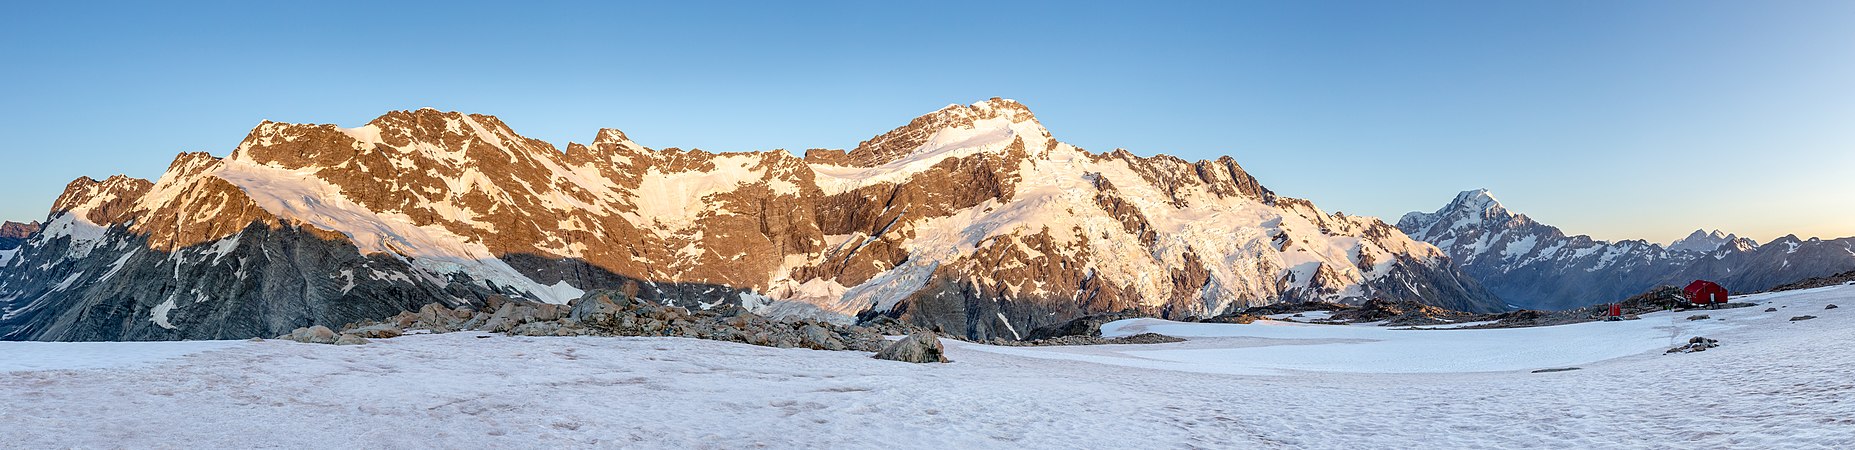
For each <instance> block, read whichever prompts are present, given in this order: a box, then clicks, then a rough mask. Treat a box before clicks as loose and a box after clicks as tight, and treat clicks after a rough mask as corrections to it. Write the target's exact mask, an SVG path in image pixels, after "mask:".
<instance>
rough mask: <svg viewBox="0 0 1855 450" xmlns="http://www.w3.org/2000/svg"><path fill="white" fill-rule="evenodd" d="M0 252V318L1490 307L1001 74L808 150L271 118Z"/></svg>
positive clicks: (1223, 168) (113, 331) (1351, 222)
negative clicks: (616, 296)
mask: <svg viewBox="0 0 1855 450" xmlns="http://www.w3.org/2000/svg"><path fill="white" fill-rule="evenodd" d="M1407 219H1409V218H1407ZM1555 232H1556V230H1555ZM4 255H5V256H4V258H5V259H3V260H0V337H4V338H5V339H14V340H20V339H29V340H165V339H234V338H246V337H252V336H265V337H268V336H274V335H278V334H282V333H285V332H288V331H289V330H291V329H293V328H295V327H299V326H304V325H309V324H323V325H331V326H335V325H339V324H343V323H347V322H351V321H356V320H361V319H376V318H382V317H386V316H389V315H392V314H394V313H397V312H399V311H402V310H413V309H417V308H418V307H419V306H421V305H423V304H425V303H429V302H439V303H444V304H446V305H451V306H462V305H482V304H484V302H485V300H486V299H488V298H490V297H492V296H504V297H512V298H526V299H533V300H538V301H545V302H555V303H560V302H566V301H568V300H570V299H573V298H576V297H578V296H580V295H581V294H582V292H583V291H585V290H590V289H597V288H622V287H630V288H632V289H634V290H636V291H637V292H638V293H639V296H640V297H643V298H646V299H650V300H654V301H659V302H663V303H668V304H675V305H681V306H687V307H691V308H712V307H715V306H718V305H723V304H729V305H739V306H742V307H746V308H749V309H752V310H755V311H758V312H762V313H765V314H771V315H788V316H790V315H802V316H808V317H820V318H825V319H830V320H834V321H841V322H853V321H858V320H873V319H877V318H881V317H889V318H894V319H897V320H902V321H906V322H910V323H914V324H919V325H924V326H930V327H938V328H940V329H943V330H945V331H947V332H949V333H953V334H956V335H962V336H966V337H969V338H974V339H989V338H993V337H1003V338H1016V337H1022V336H1025V335H1027V334H1028V333H1029V332H1030V331H1031V330H1032V329H1035V328H1037V327H1042V326H1046V325H1051V324H1056V323H1061V322H1064V321H1067V320H1070V319H1072V318H1075V317H1078V316H1081V315H1085V314H1092V313H1100V312H1119V311H1137V312H1140V313H1144V314H1150V315H1155V316H1160V317H1171V318H1183V317H1190V316H1209V315H1216V314H1220V313H1224V312H1229V311H1232V310H1234V309H1237V308H1243V307H1247V306H1254V305H1262V304H1269V303H1275V302H1286V301H1305V300H1322V301H1336V302H1350V303H1359V302H1363V301H1365V300H1367V299H1372V298H1384V299H1388V300H1414V301H1421V302H1425V303H1428V304H1432V305H1437V306H1443V307H1447V308H1452V309H1459V310H1470V311H1496V310H1500V309H1502V308H1503V306H1502V304H1501V303H1500V302H1499V301H1498V300H1497V299H1496V297H1495V296H1494V295H1493V294H1491V293H1490V292H1489V291H1488V290H1486V289H1484V288H1482V287H1481V285H1479V284H1478V283H1476V282H1475V281H1474V280H1473V279H1472V278H1471V277H1469V276H1467V275H1464V274H1463V273H1462V272H1461V271H1460V270H1458V269H1457V266H1456V264H1455V262H1454V261H1452V260H1451V259H1450V257H1449V256H1448V255H1447V254H1445V253H1444V252H1442V251H1439V250H1438V249H1437V248H1436V247H1433V246H1431V245H1428V244H1425V243H1422V242H1418V241H1416V240H1413V239H1411V238H1410V237H1408V236H1406V235H1405V233H1404V232H1401V231H1399V229H1398V228H1396V227H1393V226H1391V225H1389V224H1386V223H1384V222H1381V221H1379V220H1378V219H1374V218H1368V217H1354V216H1347V215H1343V214H1328V213H1326V212H1323V211H1321V210H1320V209H1319V208H1317V207H1315V206H1314V204H1313V203H1311V202H1309V201H1306V200H1301V199H1295V198H1289V197H1284V196H1280V195H1278V194H1276V193H1275V192H1272V191H1270V190H1269V189H1267V188H1264V187H1263V186H1262V185H1261V184H1260V183H1259V182H1258V181H1257V180H1256V179H1255V178H1253V177H1251V176H1250V175H1249V174H1248V173H1247V172H1245V171H1244V170H1243V168H1242V167H1240V166H1239V165H1238V164H1237V163H1236V161H1234V160H1233V159H1231V158H1229V157H1224V158H1219V159H1216V160H1208V161H1197V162H1191V161H1185V160H1180V159H1177V158H1173V157H1169V156H1164V155H1161V156H1153V157H1140V156H1136V155H1134V154H1132V153H1129V152H1126V151H1122V150H1116V151H1112V152H1106V153H1095V152H1089V151H1085V150H1083V149H1080V148H1076V147H1074V146H1070V145H1068V144H1064V143H1061V142H1059V141H1057V140H1056V139H1055V138H1054V137H1053V136H1052V135H1051V134H1050V133H1049V132H1048V131H1047V130H1046V129H1045V128H1044V126H1043V125H1042V124H1041V123H1039V122H1038V121H1037V119H1036V118H1035V117H1034V116H1033V115H1032V114H1031V112H1030V110H1029V109H1027V108H1025V107H1024V105H1021V104H1019V103H1017V102H1014V101H1010V100H1002V99H992V100H988V101H984V102H979V103H975V104H972V105H952V106H948V107H946V108H943V109H940V110H938V111H934V112H932V113H930V114H927V115H924V116H921V117H919V118H916V119H914V120H913V121H911V122H909V123H908V124H907V125H906V126H903V127H901V128H897V129H895V130H892V131H889V132H886V133H883V134H881V135H879V136H876V137H875V138H872V139H870V140H868V141H865V142H863V143H862V144H860V145H858V146H857V147H856V148H854V149H851V150H849V151H844V150H812V151H808V152H806V153H805V156H804V157H802V158H801V157H797V156H794V155H792V154H790V153H788V152H785V151H780V150H774V151H763V152H742V153H711V152H706V151H701V150H681V149H676V148H667V149H651V148H646V147H644V146H642V145H639V144H637V143H635V142H633V141H632V140H631V139H630V138H629V137H627V136H626V135H625V134H624V133H622V132H619V131H618V130H611V129H607V130H600V131H599V132H598V133H597V135H596V136H595V138H594V139H593V140H592V142H591V143H589V144H577V143H576V144H569V145H568V146H567V147H566V148H565V149H564V150H563V149H560V148H556V147H554V146H552V145H550V144H548V143H546V142H542V141H539V140H534V139H529V138H526V137H523V136H521V135H519V134H517V133H516V132H515V131H514V130H512V129H510V128H509V127H508V126H507V125H505V124H504V123H503V122H502V121H501V120H498V119H497V118H495V117H491V116H485V115H474V114H460V113H454V112H440V111H437V110H432V109H422V110H417V111H395V112H391V113H388V114H386V115H383V116H381V117H379V118H378V119H375V120H373V121H372V122H369V123H367V124H366V125H363V126H359V127H355V128H341V127H337V126H334V125H302V124H286V123H276V122H264V123H262V124H260V125H258V126H257V127H256V128H255V129H254V130H252V131H251V133H250V134H249V135H248V136H246V138H245V139H244V141H243V142H241V143H240V144H239V145H238V146H237V148H235V149H233V150H232V151H231V153H230V155H229V156H227V157H223V158H221V157H215V156H212V155H209V154H205V153H188V154H182V155H180V156H179V157H178V158H176V159H175V160H174V162H173V164H171V165H170V166H169V167H168V170H167V172H166V173H165V174H163V175H162V176H161V177H160V178H159V179H158V180H154V181H148V180H140V179H133V178H128V177H123V176H116V177H110V178H107V179H104V180H95V179H91V178H82V179H79V180H77V181H74V182H72V183H71V184H70V185H69V186H68V187H67V189H66V190H65V192H64V194H63V195H61V196H60V197H59V198H58V200H57V201H56V202H55V203H54V206H53V208H52V212H51V214H50V216H49V217H48V220H47V223H46V225H45V227H44V230H43V231H42V232H39V233H38V234H36V235H33V236H32V237H31V238H30V239H29V240H28V241H26V242H24V244H23V245H22V246H20V247H19V248H18V249H17V250H11V251H9V252H8V253H5V254H4ZM1470 267H1479V266H1473V265H1471V266H1470Z"/></svg>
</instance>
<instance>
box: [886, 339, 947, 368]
mask: <svg viewBox="0 0 1855 450" xmlns="http://www.w3.org/2000/svg"><path fill="white" fill-rule="evenodd" d="M946 351H947V350H946V348H944V347H941V346H940V337H939V336H936V335H934V334H932V333H915V334H911V335H909V336H908V337H906V338H902V340H899V341H895V343H893V344H889V347H888V348H885V349H882V352H879V353H876V359H887V360H890V361H902V362H911V363H931V362H936V363H944V362H950V361H947V355H946Z"/></svg>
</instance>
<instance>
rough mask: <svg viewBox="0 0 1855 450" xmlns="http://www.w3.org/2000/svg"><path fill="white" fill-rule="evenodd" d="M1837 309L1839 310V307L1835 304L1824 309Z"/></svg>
mask: <svg viewBox="0 0 1855 450" xmlns="http://www.w3.org/2000/svg"><path fill="white" fill-rule="evenodd" d="M1836 308H1837V306H1836V305H1834V304H1831V305H1829V306H1824V307H1823V309H1836Z"/></svg>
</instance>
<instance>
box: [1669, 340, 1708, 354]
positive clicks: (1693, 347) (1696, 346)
mask: <svg viewBox="0 0 1855 450" xmlns="http://www.w3.org/2000/svg"><path fill="white" fill-rule="evenodd" d="M1719 346H1720V341H1717V340H1713V339H1708V338H1704V337H1700V336H1695V337H1692V338H1688V344H1687V345H1683V346H1680V347H1675V348H1671V349H1668V351H1667V352H1663V353H1693V352H1699V351H1706V350H1707V349H1710V348H1714V347H1719Z"/></svg>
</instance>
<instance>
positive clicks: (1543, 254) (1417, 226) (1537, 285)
mask: <svg viewBox="0 0 1855 450" xmlns="http://www.w3.org/2000/svg"><path fill="white" fill-rule="evenodd" d="M1398 229H1400V230H1403V231H1404V232H1405V233H1407V234H1409V235H1410V236H1411V237H1414V238H1417V239H1419V240H1422V241H1424V242H1428V243H1431V244H1434V245H1436V246H1437V247H1438V248H1441V249H1442V250H1443V251H1444V252H1446V253H1448V254H1449V255H1450V257H1451V258H1454V259H1455V261H1456V262H1457V263H1458V264H1460V265H1461V266H1462V268H1463V270H1464V271H1465V272H1468V274H1469V275H1470V276H1471V277H1474V278H1475V279H1476V280H1478V281H1480V282H1481V283H1482V285H1483V286H1485V287H1487V288H1488V290H1490V291H1493V292H1494V293H1495V295H1497V296H1499V297H1500V298H1501V299H1502V300H1504V301H1506V302H1507V303H1509V304H1510V305H1513V306H1516V307H1522V308H1532V309H1565V308H1572V307H1578V306H1585V305H1591V304H1597V303H1606V302H1611V301H1616V300H1622V299H1624V298H1626V297H1629V296H1630V295H1634V294H1637V293H1641V292H1643V291H1646V290H1648V289H1650V288H1653V287H1655V286H1657V285H1662V284H1671V285H1677V286H1679V285H1685V284H1686V283H1688V282H1689V281H1692V280H1696V279H1707V280H1713V281H1717V282H1720V283H1721V284H1723V285H1725V286H1726V287H1727V288H1728V289H1729V290H1732V291H1734V292H1755V291H1762V290H1765V289H1770V288H1772V287H1776V286H1778V285H1781V284H1784V283H1790V282H1794V281H1797V280H1802V279H1805V278H1810V277H1820V276H1828V275H1833V274H1837V273H1842V272H1846V271H1849V270H1855V238H1842V239H1835V240H1821V239H1816V238H1811V239H1807V240H1806V239H1800V238H1798V237H1797V236H1795V235H1791V236H1785V237H1782V238H1778V239H1777V240H1774V241H1772V242H1768V243H1765V244H1763V245H1760V244H1759V243H1758V242H1755V241H1753V240H1751V239H1746V238H1741V237H1738V236H1735V235H1732V234H1727V233H1723V232H1720V231H1718V230H1715V231H1712V232H1707V231H1695V232H1694V233H1693V234H1692V235H1689V236H1688V237H1686V238H1683V239H1681V240H1678V241H1675V242H1674V243H1672V244H1671V245H1669V246H1668V247H1662V246H1660V245H1657V244H1652V243H1649V242H1647V241H1642V240H1630V241H1619V242H1606V241H1600V240H1596V239H1592V238H1590V237H1589V236H1583V235H1577V236H1567V235H1566V234H1565V233H1564V232H1563V231H1560V230H1559V229H1558V228H1557V227H1553V226H1550V225H1545V224H1541V223H1539V222H1536V221H1534V220H1533V219H1532V218H1530V217H1527V216H1526V215H1525V214H1517V213H1514V212H1511V211H1509V210H1508V209H1507V208H1506V207H1505V206H1504V205H1502V204H1501V202H1499V201H1497V200H1496V199H1495V198H1494V195H1493V194H1491V193H1489V192H1488V191H1487V190H1473V191H1466V192H1463V193H1461V194H1458V195H1457V196H1456V198H1455V199H1454V200H1452V201H1450V202H1449V204H1447V205H1444V206H1443V208H1442V209H1438V210H1436V211H1435V212H1430V213H1423V212H1413V213H1410V214H1406V215H1404V217H1403V218H1402V219H1400V220H1399V221H1398Z"/></svg>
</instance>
